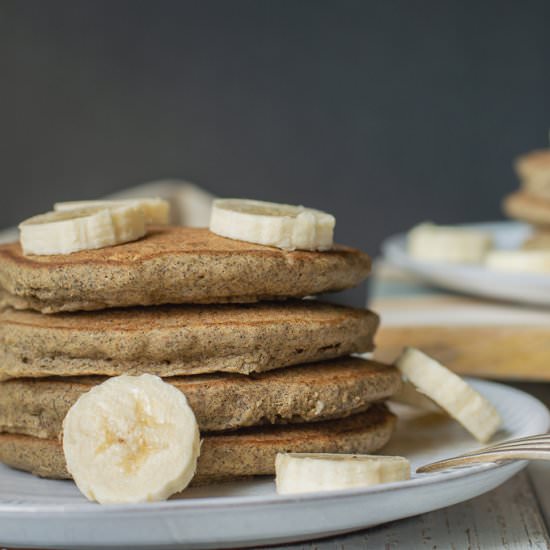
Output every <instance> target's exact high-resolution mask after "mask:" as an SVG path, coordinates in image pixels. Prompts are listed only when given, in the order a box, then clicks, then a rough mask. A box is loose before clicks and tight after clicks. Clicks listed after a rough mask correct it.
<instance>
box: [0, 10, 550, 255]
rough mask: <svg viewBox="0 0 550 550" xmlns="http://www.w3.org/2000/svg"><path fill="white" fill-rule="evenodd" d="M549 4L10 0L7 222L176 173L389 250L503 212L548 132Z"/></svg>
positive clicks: (4, 15)
mask: <svg viewBox="0 0 550 550" xmlns="http://www.w3.org/2000/svg"><path fill="white" fill-rule="evenodd" d="M549 20H550V3H549V2H547V1H546V2H545V1H523V2H521V1H519V0H518V1H517V2H504V1H498V2H497V1H495V2H493V1H486V2H474V1H445V0H439V1H415V2H413V1H404V0H403V1H380V2H371V1H363V2H355V1H333V2H326V1H317V2H314V1H298V0H292V1H291V0H288V1H270V2H267V1H260V0H258V1H240V0H235V1H201V2H198V1H197V2H186V1H178V2H172V1H166V0H164V1H149V2H142V1H124V0H116V1H111V0H108V1H102V0H99V1H98V0H95V1H91V0H90V1H82V0H70V1H58V0H49V1H28V0H17V1H6V0H0V46H1V48H0V78H1V81H0V151H1V157H0V182H1V190H2V200H1V201H0V222H1V223H0V225H2V226H7V225H11V224H14V223H16V222H18V221H20V220H21V219H22V218H24V217H26V216H29V215H32V214H35V213H38V212H41V211H45V210H48V209H49V208H50V206H51V204H52V203H53V202H54V201H55V200H68V199H78V198H93V197H95V196H100V195H102V194H105V193H107V192H110V191H114V190H117V189H121V188H124V187H127V186H131V185H134V184H137V183H140V182H143V181H145V180H150V179H156V178H160V177H170V176H172V177H184V178H187V179H190V180H193V181H195V182H197V183H199V184H201V185H203V186H205V187H206V188H208V189H210V190H211V191H212V192H214V193H216V194H218V195H224V196H246V197H251V198H252V197H254V198H261V199H267V200H274V201H285V202H290V203H302V204H305V205H310V206H314V207H319V208H322V209H326V210H328V211H330V212H332V213H334V214H335V215H336V217H337V238H338V240H340V241H345V242H347V243H349V244H353V245H356V246H361V247H363V248H365V249H367V250H368V251H370V252H375V251H376V249H377V248H378V246H379V243H380V241H381V239H382V238H383V237H384V236H386V235H388V234H391V233H393V232H396V231H400V230H403V229H405V228H407V227H409V226H410V225H411V224H413V223H416V222H418V221H420V220H423V219H432V220H434V221H437V222H460V221H473V220H483V219H495V218H499V217H500V216H501V214H500V207H499V203H500V199H501V197H502V196H503V195H504V194H505V193H507V192H508V191H510V190H512V189H513V188H514V187H515V186H516V180H515V177H514V174H513V171H512V169H511V161H512V159H513V157H514V156H515V155H517V154H518V153H521V152H524V151H527V150H530V149H532V148H534V147H541V146H546V145H547V132H548V127H549V125H550V117H549V114H550V102H549V101H548V98H549V97H550V71H549V68H550V33H549V32H548V22H549Z"/></svg>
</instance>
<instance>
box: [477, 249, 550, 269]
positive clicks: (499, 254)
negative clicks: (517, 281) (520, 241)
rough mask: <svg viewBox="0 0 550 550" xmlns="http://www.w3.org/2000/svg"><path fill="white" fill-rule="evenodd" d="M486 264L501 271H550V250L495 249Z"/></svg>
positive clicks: (488, 256)
mask: <svg viewBox="0 0 550 550" xmlns="http://www.w3.org/2000/svg"><path fill="white" fill-rule="evenodd" d="M485 265H486V266H487V267H488V268H489V269H495V270H500V271H511V272H518V273H550V250H537V249H532V250H493V251H492V252H490V253H489V254H488V255H487V258H486V260H485Z"/></svg>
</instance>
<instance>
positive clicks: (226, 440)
mask: <svg viewBox="0 0 550 550" xmlns="http://www.w3.org/2000/svg"><path fill="white" fill-rule="evenodd" d="M394 426H395V417H394V416H393V414H391V413H390V412H389V411H388V410H387V409H386V407H385V406H384V405H374V406H372V407H371V408H369V410H368V411H366V412H364V413H360V414H356V415H353V416H349V417H347V418H345V419H343V420H327V421H324V422H316V423H310V424H291V425H285V426H270V427H262V428H243V429H242V430H239V431H236V432H230V433H222V434H215V435H207V436H205V437H204V439H203V443H202V447H201V456H200V458H199V463H198V469H197V475H196V477H195V478H194V480H193V483H208V482H213V481H218V480H228V479H235V478H241V477H245V476H255V475H270V474H273V473H274V471H275V456H276V454H277V453H278V452H284V451H287V452H308V453H372V452H374V451H377V450H378V449H380V448H381V447H383V446H384V445H385V444H386V443H387V442H388V440H389V438H390V436H391V434H392V431H393V429H394ZM0 462H4V463H5V464H7V465H9V466H13V467H14V468H18V469H20V470H26V471H29V472H32V473H34V474H36V475H39V476H41V477H50V478H69V477H70V476H69V474H68V472H67V469H66V466H65V458H64V456H63V449H62V447H61V443H60V442H59V441H58V440H57V439H40V438H38V437H31V436H26V435H18V434H6V433H3V434H0Z"/></svg>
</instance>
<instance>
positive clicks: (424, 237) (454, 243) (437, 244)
mask: <svg viewBox="0 0 550 550" xmlns="http://www.w3.org/2000/svg"><path fill="white" fill-rule="evenodd" d="M407 246H408V252H409V255H410V256H412V257H413V258H416V259H418V260H424V261H428V262H451V263H479V262H482V261H483V258H484V257H485V254H486V253H487V251H488V250H489V249H490V248H491V246H492V238H491V236H490V235H489V234H488V233H486V232H484V231H477V230H475V229H465V228H462V227H450V226H443V225H435V224H433V223H422V224H420V225H417V226H416V227H414V228H413V229H411V230H410V231H409V233H408V235H407Z"/></svg>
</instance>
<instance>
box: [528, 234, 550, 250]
mask: <svg viewBox="0 0 550 550" xmlns="http://www.w3.org/2000/svg"><path fill="white" fill-rule="evenodd" d="M522 248H523V249H524V250H550V231H548V230H547V231H536V232H535V233H533V235H532V236H531V237H529V238H528V239H527V240H526V241H525V242H524V243H523V245H522Z"/></svg>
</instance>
